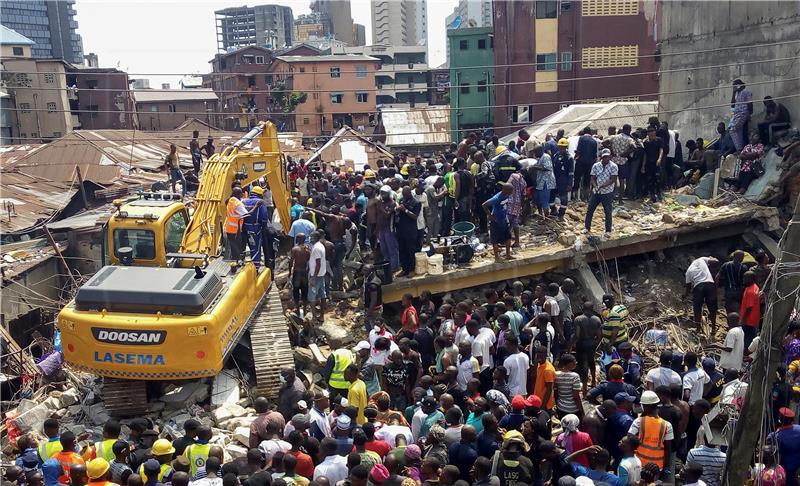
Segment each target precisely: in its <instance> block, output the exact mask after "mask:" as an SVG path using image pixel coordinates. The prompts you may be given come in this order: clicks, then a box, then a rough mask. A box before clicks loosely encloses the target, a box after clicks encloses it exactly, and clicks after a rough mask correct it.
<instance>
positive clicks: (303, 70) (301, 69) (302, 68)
mask: <svg viewBox="0 0 800 486" xmlns="http://www.w3.org/2000/svg"><path fill="white" fill-rule="evenodd" d="M298 71H300V72H301V73H304V72H306V67H305V66H300V68H299V69H298Z"/></svg>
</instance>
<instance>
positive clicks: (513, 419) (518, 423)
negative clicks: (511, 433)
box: [497, 412, 525, 430]
mask: <svg viewBox="0 0 800 486" xmlns="http://www.w3.org/2000/svg"><path fill="white" fill-rule="evenodd" d="M523 422H525V415H523V414H521V413H516V412H511V413H509V414H508V415H506V416H504V417H503V418H501V419H500V422H499V423H498V424H497V426H498V427H500V428H501V429H505V430H511V429H514V430H522V423H523Z"/></svg>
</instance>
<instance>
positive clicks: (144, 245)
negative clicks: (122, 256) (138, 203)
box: [114, 229, 156, 260]
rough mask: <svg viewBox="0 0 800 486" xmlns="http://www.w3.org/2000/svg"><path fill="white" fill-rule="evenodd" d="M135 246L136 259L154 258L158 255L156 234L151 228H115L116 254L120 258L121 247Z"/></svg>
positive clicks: (134, 256)
mask: <svg viewBox="0 0 800 486" xmlns="http://www.w3.org/2000/svg"><path fill="white" fill-rule="evenodd" d="M126 246H128V247H131V248H133V258H134V260H136V259H139V260H152V259H154V258H155V257H156V236H155V233H153V232H152V231H149V230H140V229H118V230H114V255H115V256H116V257H117V258H119V249H120V248H124V247H126Z"/></svg>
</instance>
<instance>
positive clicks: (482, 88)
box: [478, 81, 486, 93]
mask: <svg viewBox="0 0 800 486" xmlns="http://www.w3.org/2000/svg"><path fill="white" fill-rule="evenodd" d="M485 92H486V81H478V93H485Z"/></svg>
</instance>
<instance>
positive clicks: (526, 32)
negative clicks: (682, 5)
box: [493, 0, 661, 134]
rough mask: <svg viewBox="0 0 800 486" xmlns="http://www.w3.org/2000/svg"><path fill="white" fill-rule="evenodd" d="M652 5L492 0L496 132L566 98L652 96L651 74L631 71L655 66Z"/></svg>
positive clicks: (654, 1)
mask: <svg viewBox="0 0 800 486" xmlns="http://www.w3.org/2000/svg"><path fill="white" fill-rule="evenodd" d="M660 9H661V2H660V1H659V0H615V1H613V2H612V1H607V0H583V1H573V2H570V1H564V0H562V1H558V0H537V1H533V2H514V1H510V0H494V1H493V14H494V19H493V25H494V35H495V37H496V38H497V39H498V40H500V39H502V42H497V43H496V45H495V46H494V64H495V66H496V67H495V83H496V84H497V86H496V89H495V110H494V123H495V126H496V127H498V129H499V132H500V134H504V133H510V132H512V131H514V129H515V127H516V126H517V125H520V126H521V125H525V124H530V122H532V121H535V120H538V119H541V118H543V117H545V116H547V115H550V114H552V113H555V112H556V111H558V110H559V109H560V108H562V107H563V106H565V105H569V104H571V103H578V102H591V101H595V102H596V101H648V100H654V99H656V98H657V96H654V95H653V94H654V93H657V92H658V76H657V75H655V74H643V75H635V74H636V73H641V72H655V71H658V61H657V57H656V56H654V55H653V54H655V53H656V33H657V32H660V27H659V26H658V25H657V22H658V19H659V18H661V15H659V12H660ZM573 60H575V62H573ZM602 76H608V77H606V78H600V79H598V77H602ZM586 78H590V79H586ZM499 127H502V128H499Z"/></svg>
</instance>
